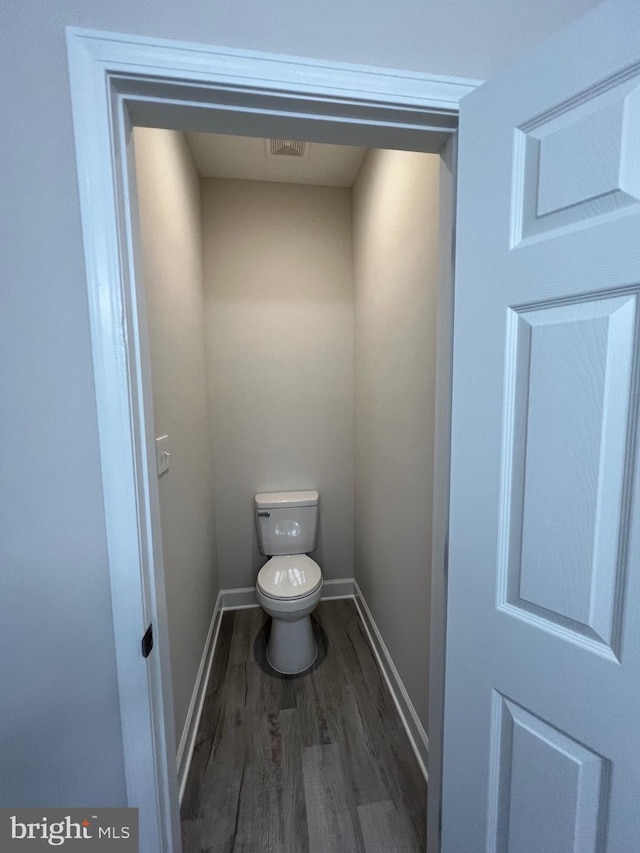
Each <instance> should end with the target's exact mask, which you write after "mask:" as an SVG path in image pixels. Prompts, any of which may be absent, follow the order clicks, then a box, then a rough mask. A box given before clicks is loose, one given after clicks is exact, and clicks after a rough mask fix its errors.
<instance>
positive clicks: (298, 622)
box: [255, 491, 322, 675]
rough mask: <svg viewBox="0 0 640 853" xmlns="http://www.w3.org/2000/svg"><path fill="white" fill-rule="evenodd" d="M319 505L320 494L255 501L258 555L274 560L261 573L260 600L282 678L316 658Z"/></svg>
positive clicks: (273, 495) (272, 495) (270, 655)
mask: <svg viewBox="0 0 640 853" xmlns="http://www.w3.org/2000/svg"><path fill="white" fill-rule="evenodd" d="M318 502H319V495H318V492H316V491H300V492H265V493H262V494H259V495H256V496H255V516H256V527H257V530H258V543H259V545H260V551H261V552H262V553H263V554H264V555H265V556H267V557H270V558H271V559H270V560H267V562H266V563H265V564H264V566H263V567H262V568H261V569H260V571H259V573H258V580H257V583H256V596H257V598H258V603H259V604H260V606H261V607H262V609H263V610H264V611H265V613H267V614H268V615H269V616H271V620H272V621H271V634H270V635H269V642H268V644H267V659H268V661H269V664H270V665H271V667H272V668H273V669H275V670H276V671H277V672H281V673H283V674H284V675H297V674H298V673H301V672H304V671H305V670H306V669H309V667H310V666H311V665H312V664H313V662H314V661H315V659H316V657H317V654H318V648H317V644H316V640H315V637H314V635H313V628H312V626H311V613H312V611H313V610H314V609H315V608H316V606H317V605H318V602H319V601H320V593H321V592H322V572H321V570H320V566H319V565H318V564H317V563H316V562H315V561H314V560H312V559H311V557H309V556H307V552H308V551H313V550H315V547H316V543H317V538H318Z"/></svg>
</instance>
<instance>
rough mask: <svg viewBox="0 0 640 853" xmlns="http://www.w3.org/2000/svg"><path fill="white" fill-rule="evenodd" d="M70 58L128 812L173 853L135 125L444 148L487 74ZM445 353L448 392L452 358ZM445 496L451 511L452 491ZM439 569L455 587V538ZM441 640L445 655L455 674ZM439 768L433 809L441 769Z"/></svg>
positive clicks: (171, 51)
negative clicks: (149, 631) (147, 644)
mask: <svg viewBox="0 0 640 853" xmlns="http://www.w3.org/2000/svg"><path fill="white" fill-rule="evenodd" d="M67 51H68V59H69V75H70V86H71V97H72V109H73V123H74V134H75V144H76V157H77V167H78V178H79V194H80V207H81V218H82V231H83V240H84V251H85V264H86V275H87V288H88V297H89V312H90V330H91V342H92V353H93V368H94V378H95V394H96V405H97V414H98V429H99V441H100V455H101V466H102V478H103V495H104V507H105V523H106V536H107V548H108V559H109V573H110V584H111V600H112V611H113V625H114V636H115V652H116V666H117V674H118V685H119V702H120V715H121V725H122V740H123V753H124V767H125V780H126V791H127V803H128V805H129V806H133V807H137V808H139V810H140V840H141V847H140V849H141V851H142V853H152V851H153V853H158V852H159V853H174V851H177V850H179V849H180V823H179V807H178V786H177V770H176V767H175V754H174V753H175V749H174V726H173V708H172V693H171V676H170V668H169V648H168V643H167V616H166V604H165V591H164V573H163V566H162V548H161V540H160V520H159V506H158V489H157V478H156V476H155V458H154V454H153V423H152V405H151V401H152V396H151V382H150V368H149V353H148V339H147V331H146V325H145V312H144V303H143V299H144V297H143V287H142V276H141V263H140V259H139V251H138V250H137V246H138V245H139V241H138V240H137V234H138V225H137V221H136V217H137V204H136V197H135V192H136V190H135V171H134V164H133V156H132V144H131V132H132V127H133V126H134V125H141V126H150V127H164V128H172V129H176V130H194V131H210V132H211V131H215V132H218V133H220V132H223V133H231V134H237V135H249V136H251V135H254V136H256V135H259V136H280V137H296V136H302V137H304V136H306V137H307V138H308V137H309V136H312V137H313V139H314V140H317V141H319V142H333V143H341V144H352V145H365V146H367V147H380V148H406V149H409V150H422V151H432V152H433V153H436V152H438V151H440V150H441V149H442V147H443V146H444V144H445V142H446V141H447V139H448V138H449V137H450V136H451V135H452V134H453V133H454V132H455V129H456V127H457V120H458V110H459V107H458V104H459V101H460V99H461V98H462V97H463V96H464V95H465V94H467V93H468V92H470V91H472V90H473V89H474V88H476V86H478V85H479V84H480V82H481V81H478V80H467V79H461V78H451V77H438V76H433V75H426V74H419V73H414V72H406V71H398V70H388V69H379V68H374V67H368V66H357V65H348V64H344V63H326V62H321V61H318V60H311V59H304V58H300V57H290V56H283V55H273V54H266V53H258V52H254V51H241V50H229V49H227V48H220V47H214V46H209V45H197V44H192V43H180V42H172V41H164V40H159V39H149V38H143V37H139V36H132V35H119V34H113V33H105V32H97V31H93V30H84V29H78V28H72V27H69V28H67ZM438 346H439V347H440V351H439V352H438V365H439V367H438V370H439V372H440V374H441V377H442V378H443V381H444V383H445V386H448V385H450V381H451V380H450V367H451V355H450V349H449V346H448V344H446V343H445V345H444V349H443V347H442V346H441V345H440V344H438ZM444 399H445V400H446V399H448V393H447V394H445V395H444ZM445 405H446V403H445ZM441 406H442V403H441ZM445 414H446V413H445ZM437 417H438V415H437ZM439 440H440V441H445V442H448V440H449V438H448V435H446V436H445V437H443V436H442V435H441V436H440V439H439ZM444 451H445V453H446V454H448V447H445V448H444ZM438 452H439V449H438V448H436V453H438ZM439 500H440V503H441V504H442V503H443V500H444V501H446V504H447V506H441V507H440V518H442V512H444V517H445V518H446V515H447V507H448V496H447V497H446V498H442V497H440V496H439ZM435 503H437V502H434V505H435ZM432 572H433V574H434V576H435V575H437V577H438V581H437V583H438V585H439V588H442V587H443V584H444V579H445V554H444V545H443V548H442V554H441V559H439V560H438V561H437V565H436V563H435V562H434V565H433V567H432ZM442 603H443V602H442V600H440V606H442ZM441 622H442V620H441V619H440V620H439V622H438V624H441ZM149 623H153V625H154V629H155V630H154V635H155V641H156V646H155V651H154V653H152V654H151V655H150V656H149V657H148V658H146V659H144V658H143V657H142V654H141V651H140V641H141V638H142V635H143V633H144V631H145V629H146V626H147V625H148V624H149ZM440 633H441V634H442V636H440V637H436V638H435V640H436V646H435V647H434V646H433V642H434V638H432V648H431V655H432V657H433V656H436V657H437V658H438V660H439V661H440V664H441V665H443V662H444V632H443V630H442V631H441V632H440ZM443 688H444V679H442V685H440V686H438V685H435V691H436V693H435V695H432V696H431V697H430V704H432V703H435V705H434V707H438V708H440V709H441V707H442V702H443V693H444V689H443ZM431 689H432V691H433V690H434V685H433V684H432V687H431ZM438 719H441V714H439V716H438ZM430 734H431V733H430ZM438 737H439V738H440V739H441V738H442V732H439V733H438ZM432 738H433V735H432ZM432 742H433V740H432ZM430 773H431V775H432V782H431V784H430V786H429V797H430V800H431V804H430V809H429V811H430V814H433V813H437V811H438V809H439V802H440V788H439V781H440V772H439V769H436V772H433V771H432V770H431V768H430ZM436 806H437V808H436ZM434 808H435V812H434V811H433V810H434Z"/></svg>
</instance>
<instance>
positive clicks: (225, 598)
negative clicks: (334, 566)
mask: <svg viewBox="0 0 640 853" xmlns="http://www.w3.org/2000/svg"><path fill="white" fill-rule="evenodd" d="M353 584H354V580H353V578H340V579H339V580H328V581H324V582H323V584H322V595H321V600H322V601H324V600H325V599H327V598H353ZM220 606H221V607H222V609H223V610H243V609H244V608H245V607H259V606H260V605H259V604H258V600H257V599H256V590H255V587H253V586H246V587H241V588H240V589H223V590H221V591H220Z"/></svg>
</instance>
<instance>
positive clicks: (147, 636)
mask: <svg viewBox="0 0 640 853" xmlns="http://www.w3.org/2000/svg"><path fill="white" fill-rule="evenodd" d="M152 648H153V625H149V627H148V628H147V630H146V631H145V632H144V637H143V638H142V657H143V658H148V657H149V655H150V654H151V649H152Z"/></svg>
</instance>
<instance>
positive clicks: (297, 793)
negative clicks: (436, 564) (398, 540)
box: [182, 599, 426, 853]
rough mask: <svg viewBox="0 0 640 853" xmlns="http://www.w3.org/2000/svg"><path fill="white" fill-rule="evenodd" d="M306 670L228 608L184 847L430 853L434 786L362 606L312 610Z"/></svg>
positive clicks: (257, 618) (188, 799)
mask: <svg viewBox="0 0 640 853" xmlns="http://www.w3.org/2000/svg"><path fill="white" fill-rule="evenodd" d="M312 618H313V620H314V630H315V632H316V638H317V639H318V642H319V646H320V654H319V656H318V660H317V662H316V664H315V665H314V667H313V668H312V669H311V670H310V671H308V672H307V673H306V674H304V675H302V676H297V677H295V676H294V677H292V676H282V675H279V674H277V673H275V672H274V671H273V670H271V669H270V667H269V665H268V663H267V661H266V657H265V648H266V639H267V637H268V625H269V621H268V619H267V617H265V615H264V613H263V611H262V610H260V609H259V608H252V609H248V610H236V611H231V612H228V613H225V614H224V616H223V619H222V625H221V629H220V636H219V639H218V645H217V648H216V654H215V657H214V661H213V667H212V672H211V678H210V681H209V687H208V693H207V696H206V700H205V705H204V710H203V714H202V719H201V722H200V728H199V731H198V736H197V742H196V747H195V751H194V755H193V760H192V762H191V768H190V771H189V778H188V780H187V786H186V790H185V795H184V800H183V804H182V836H183V845H184V853H232V851H233V853H240V851H244V853H351V851H361V853H424V850H425V849H426V840H425V834H426V784H425V782H424V778H423V776H422V774H421V772H420V769H419V767H418V764H417V762H416V759H415V756H414V754H413V752H412V750H411V747H410V745H409V741H408V739H407V736H406V734H405V731H404V729H403V727H402V723H401V722H400V718H399V717H398V714H397V711H396V708H395V705H394V704H393V700H392V699H391V696H390V694H389V691H388V689H387V686H386V684H385V682H384V680H383V678H382V676H381V674H380V672H379V670H378V667H377V664H376V661H375V658H374V657H373V654H372V651H371V648H370V646H369V643H368V640H367V638H366V634H365V631H364V628H363V626H362V624H361V622H360V619H359V617H358V614H357V610H356V608H355V605H354V603H353V601H351V600H349V599H345V600H338V601H325V602H321V603H320V605H319V606H318V608H317V610H316V611H315V612H314V614H313V617H312Z"/></svg>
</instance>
